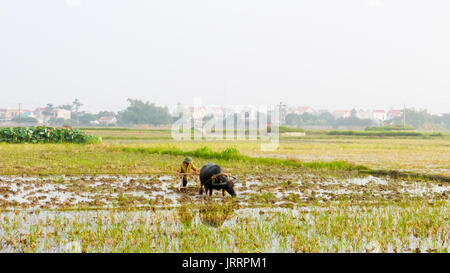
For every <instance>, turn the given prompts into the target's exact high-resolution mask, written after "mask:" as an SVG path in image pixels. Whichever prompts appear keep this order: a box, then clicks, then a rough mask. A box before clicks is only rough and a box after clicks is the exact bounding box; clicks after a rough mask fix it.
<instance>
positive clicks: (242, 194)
mask: <svg viewBox="0 0 450 273" xmlns="http://www.w3.org/2000/svg"><path fill="white" fill-rule="evenodd" d="M195 179H197V178H195ZM195 179H194V180H192V181H190V182H189V185H188V187H187V188H184V189H180V188H179V187H180V181H179V177H177V176H171V175H153V176H142V175H130V176H110V175H99V176H54V177H18V176H1V177H0V207H1V208H3V209H9V208H32V209H35V208H50V209H54V208H73V207H89V208H111V207H117V206H119V207H122V206H126V207H127V206H133V207H150V206H156V207H175V206H179V205H181V204H187V203H189V204H190V203H198V202H203V201H204V200H205V198H207V197H206V196H205V195H203V196H201V195H199V194H198V191H199V186H198V185H199V181H198V180H195ZM238 180H239V181H238V182H237V183H236V185H235V190H236V192H237V194H238V197H237V201H238V203H239V204H240V205H241V206H242V207H246V206H252V207H254V206H259V205H264V206H266V205H270V206H286V205H288V204H292V203H298V202H310V201H311V202H313V201H314V202H317V201H318V202H323V201H328V200H356V201H369V202H371V201H380V200H399V199H404V198H421V199H424V200H436V199H438V200H448V195H449V194H450V184H446V183H434V182H417V181H403V180H398V179H392V178H378V177H373V176H366V177H353V178H339V179H338V178H335V177H326V176H323V177H321V176H315V175H311V174H292V175H247V176H242V177H238ZM212 198H213V199H218V200H221V199H222V198H223V197H222V194H221V192H220V193H219V192H215V193H214V195H213V197H212ZM226 198H229V197H226Z"/></svg>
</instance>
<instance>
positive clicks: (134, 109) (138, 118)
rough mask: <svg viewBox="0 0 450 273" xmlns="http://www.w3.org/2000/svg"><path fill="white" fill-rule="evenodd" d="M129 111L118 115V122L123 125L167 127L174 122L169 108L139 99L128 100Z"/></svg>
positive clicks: (126, 110)
mask: <svg viewBox="0 0 450 273" xmlns="http://www.w3.org/2000/svg"><path fill="white" fill-rule="evenodd" d="M127 101H128V103H129V104H130V105H129V106H128V108H127V109H125V110H124V111H121V112H119V113H118V122H119V124H122V125H132V124H151V125H165V124H170V123H171V122H172V118H171V116H170V114H169V110H168V109H167V107H158V106H156V105H155V104H154V103H149V102H148V101H147V102H143V101H141V100H137V99H128V100H127Z"/></svg>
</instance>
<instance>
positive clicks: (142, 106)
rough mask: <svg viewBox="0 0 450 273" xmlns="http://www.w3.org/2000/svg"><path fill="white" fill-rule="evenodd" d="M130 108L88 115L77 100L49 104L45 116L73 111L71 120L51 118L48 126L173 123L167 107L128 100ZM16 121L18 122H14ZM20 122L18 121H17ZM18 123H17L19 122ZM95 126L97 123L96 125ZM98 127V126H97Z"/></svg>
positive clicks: (30, 120)
mask: <svg viewBox="0 0 450 273" xmlns="http://www.w3.org/2000/svg"><path fill="white" fill-rule="evenodd" d="M127 101H128V103H129V106H128V107H127V108H126V109H125V110H122V111H119V112H118V113H115V112H111V111H100V112H98V113H97V114H91V113H86V112H84V111H79V109H80V107H81V106H82V104H81V102H80V101H78V100H75V101H74V103H73V104H67V105H60V106H56V107H55V106H54V105H53V104H47V106H46V107H45V110H44V114H47V113H48V115H50V113H52V112H53V111H54V110H56V109H65V110H69V111H71V113H72V115H71V119H69V120H67V119H62V118H59V119H56V118H53V117H52V118H50V119H48V120H47V121H46V123H47V124H52V125H56V126H63V125H70V126H92V125H93V122H95V121H98V120H99V119H100V118H102V117H111V118H115V119H116V122H114V123H113V124H110V125H118V126H125V127H126V126H132V125H140V124H150V125H156V126H158V125H168V124H171V123H172V117H171V116H170V114H169V110H168V108H167V107H159V106H156V105H155V104H154V103H150V102H143V101H141V100H137V99H128V100H127ZM13 121H16V120H13ZM17 121H18V120H17ZM17 121H16V122H17ZM21 121H22V122H23V123H37V120H36V119H34V118H22V120H21ZM94 124H95V123H94ZM95 125H96V126H98V124H95Z"/></svg>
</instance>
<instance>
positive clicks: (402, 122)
mask: <svg viewBox="0 0 450 273" xmlns="http://www.w3.org/2000/svg"><path fill="white" fill-rule="evenodd" d="M405 114H406V115H405V117H403V115H401V116H399V117H396V118H394V119H391V120H386V121H383V122H381V124H376V122H375V121H373V120H371V119H359V118H357V117H356V116H355V115H354V114H353V113H352V116H351V117H349V118H339V119H335V118H334V117H333V115H331V114H330V113H328V112H326V113H322V114H320V115H313V114H310V113H304V114H288V115H287V116H286V122H285V123H286V125H288V126H294V127H305V126H311V125H314V126H329V127H332V128H339V127H341V126H343V127H345V126H348V127H351V126H355V127H366V130H368V131H405V130H416V129H419V130H428V131H450V113H447V114H442V115H433V114H430V113H428V112H427V111H426V110H415V109H406V111H405Z"/></svg>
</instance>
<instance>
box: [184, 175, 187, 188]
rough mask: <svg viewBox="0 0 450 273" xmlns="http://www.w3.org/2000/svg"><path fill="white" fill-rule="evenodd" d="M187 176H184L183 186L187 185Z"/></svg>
mask: <svg viewBox="0 0 450 273" xmlns="http://www.w3.org/2000/svg"><path fill="white" fill-rule="evenodd" d="M187 182H188V181H187V178H186V177H184V176H183V187H186V185H187Z"/></svg>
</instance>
